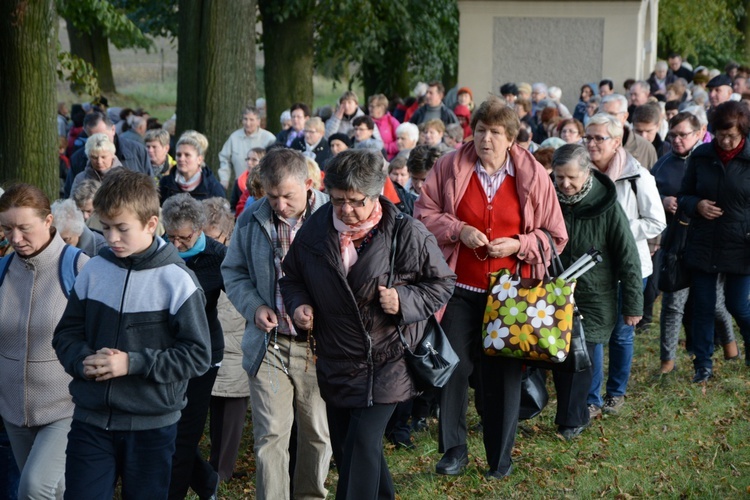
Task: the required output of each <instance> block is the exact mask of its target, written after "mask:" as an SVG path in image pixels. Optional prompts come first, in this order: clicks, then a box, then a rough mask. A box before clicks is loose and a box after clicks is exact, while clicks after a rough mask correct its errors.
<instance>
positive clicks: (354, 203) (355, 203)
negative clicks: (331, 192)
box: [331, 198, 367, 208]
mask: <svg viewBox="0 0 750 500" xmlns="http://www.w3.org/2000/svg"><path fill="white" fill-rule="evenodd" d="M331 205H333V206H334V207H343V206H344V205H349V206H350V207H352V208H359V207H364V206H365V205H367V198H362V199H361V200H342V199H341V198H331Z"/></svg>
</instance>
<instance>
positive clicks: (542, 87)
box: [531, 82, 547, 94]
mask: <svg viewBox="0 0 750 500" xmlns="http://www.w3.org/2000/svg"><path fill="white" fill-rule="evenodd" d="M531 90H532V91H536V92H542V93H544V94H546V93H547V84H546V83H542V82H537V83H535V84H534V85H532V86H531Z"/></svg>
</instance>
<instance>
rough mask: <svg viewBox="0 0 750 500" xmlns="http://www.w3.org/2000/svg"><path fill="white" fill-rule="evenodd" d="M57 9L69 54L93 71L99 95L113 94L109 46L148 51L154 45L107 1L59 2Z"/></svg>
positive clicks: (79, 0) (67, 0) (71, 0)
mask: <svg viewBox="0 0 750 500" xmlns="http://www.w3.org/2000/svg"><path fill="white" fill-rule="evenodd" d="M58 6H59V10H60V14H61V15H62V16H63V17H64V18H65V20H66V23H67V28H68V37H69V39H70V51H71V53H72V54H74V55H76V56H78V57H80V58H81V59H83V60H84V61H86V62H88V63H89V64H91V65H92V66H93V67H94V69H95V70H96V72H97V74H98V77H99V87H100V88H101V90H102V92H104V93H107V94H111V93H114V92H116V89H115V79H114V76H113V75H112V61H111V59H110V57H109V42H110V41H111V42H112V43H113V44H114V46H115V47H117V48H118V49H122V48H126V47H135V48H143V49H150V48H151V47H152V46H153V42H152V41H151V40H150V39H149V38H147V37H146V36H145V35H144V34H143V33H142V32H141V30H140V29H138V27H137V26H136V25H135V24H134V23H133V22H132V21H130V19H128V17H127V16H126V14H125V11H124V10H122V9H119V8H117V7H115V5H113V4H112V3H111V2H109V1H107V0H58Z"/></svg>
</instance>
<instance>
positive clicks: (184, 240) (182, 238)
mask: <svg viewBox="0 0 750 500" xmlns="http://www.w3.org/2000/svg"><path fill="white" fill-rule="evenodd" d="M196 232H197V231H193V232H192V233H190V234H189V235H187V236H177V235H176V234H167V235H165V236H166V237H167V239H168V240H169V241H171V242H172V243H174V242H176V241H180V242H182V243H190V240H192V239H193V236H195V233H196Z"/></svg>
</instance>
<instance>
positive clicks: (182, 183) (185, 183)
mask: <svg viewBox="0 0 750 500" xmlns="http://www.w3.org/2000/svg"><path fill="white" fill-rule="evenodd" d="M201 177H202V172H201V170H200V169H198V173H197V174H195V175H194V176H192V177H191V178H190V179H185V178H184V177H183V176H182V174H181V173H179V172H177V173H176V174H175V176H174V180H175V182H176V183H177V185H178V186H179V187H180V189H181V190H182V191H183V192H187V193H189V192H190V191H193V190H194V189H195V188H197V187H198V186H199V185H200V183H201Z"/></svg>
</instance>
